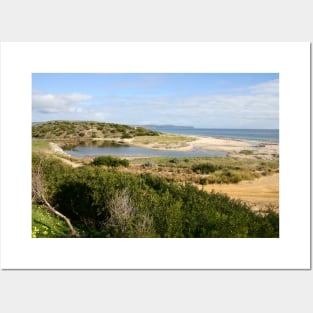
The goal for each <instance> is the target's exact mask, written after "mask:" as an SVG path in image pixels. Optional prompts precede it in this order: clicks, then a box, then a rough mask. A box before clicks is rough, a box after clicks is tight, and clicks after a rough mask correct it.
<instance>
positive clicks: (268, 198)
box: [198, 173, 279, 211]
mask: <svg viewBox="0 0 313 313" xmlns="http://www.w3.org/2000/svg"><path fill="white" fill-rule="evenodd" d="M198 187H199V189H203V190H205V191H207V192H211V191H212V190H214V191H215V192H221V193H226V194H227V195H229V196H230V197H232V198H235V199H241V200H243V201H245V202H247V203H248V204H250V205H252V209H254V210H262V209H266V208H268V207H271V208H273V209H275V210H276V211H278V210H279V174H278V173H276V174H273V175H271V176H263V177H261V178H258V179H255V180H253V181H241V182H239V183H238V184H212V185H206V186H201V185H199V186H198Z"/></svg>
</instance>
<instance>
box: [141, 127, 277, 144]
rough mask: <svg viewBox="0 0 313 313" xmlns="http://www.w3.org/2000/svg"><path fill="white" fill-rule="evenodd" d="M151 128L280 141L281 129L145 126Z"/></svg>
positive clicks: (213, 135) (173, 131)
mask: <svg viewBox="0 0 313 313" xmlns="http://www.w3.org/2000/svg"><path fill="white" fill-rule="evenodd" d="M144 127H146V128H148V129H151V130H156V131H160V132H164V133H171V134H178V135H194V136H209V137H223V138H234V139H247V140H257V141H272V142H279V129H226V128H225V129H223V128H220V129H218V128H194V127H180V126H144Z"/></svg>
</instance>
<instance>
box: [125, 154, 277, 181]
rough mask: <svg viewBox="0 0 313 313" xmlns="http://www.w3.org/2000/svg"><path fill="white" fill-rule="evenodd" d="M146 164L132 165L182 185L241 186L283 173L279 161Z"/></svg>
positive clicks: (207, 160) (159, 159)
mask: <svg viewBox="0 0 313 313" xmlns="http://www.w3.org/2000/svg"><path fill="white" fill-rule="evenodd" d="M146 163H147V159H137V160H134V161H132V162H131V164H132V165H133V167H135V166H136V165H137V167H138V166H141V167H142V168H143V169H142V170H141V171H143V170H145V171H148V172H149V173H151V174H154V175H158V176H160V177H165V178H171V179H173V180H175V181H177V182H181V183H184V182H186V181H188V182H190V183H196V184H201V185H206V184H223V183H226V184H229V183H238V182H240V181H242V180H253V179H255V178H259V177H261V176H265V175H270V174H273V173H275V172H278V171H279V161H278V160H275V161H270V160H263V161H261V160H257V159H247V160H242V159H235V158H230V157H189V158H185V157H178V158H171V157H156V158H151V164H153V165H154V166H151V167H146V166H143V165H144V164H146ZM131 168H132V167H131ZM130 171H131V169H130Z"/></svg>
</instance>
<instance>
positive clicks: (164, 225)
mask: <svg viewBox="0 0 313 313" xmlns="http://www.w3.org/2000/svg"><path fill="white" fill-rule="evenodd" d="M1 266H2V268H5V269H309V268H310V44H309V43H2V44H1Z"/></svg>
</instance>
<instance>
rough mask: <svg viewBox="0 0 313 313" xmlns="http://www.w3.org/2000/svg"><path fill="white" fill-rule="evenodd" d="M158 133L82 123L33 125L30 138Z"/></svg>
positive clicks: (121, 135) (105, 136) (130, 136)
mask: <svg viewBox="0 0 313 313" xmlns="http://www.w3.org/2000/svg"><path fill="white" fill-rule="evenodd" d="M159 134H160V133H159V132H156V131H152V130H149V129H146V128H144V127H141V126H128V125H122V124H114V123H99V122H89V121H88V122H87V121H86V122H82V121H75V122H73V121H50V122H44V123H35V124H34V123H33V125H32V136H33V138H38V139H95V138H103V139H105V138H122V139H123V138H133V137H136V136H158V135H159Z"/></svg>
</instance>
